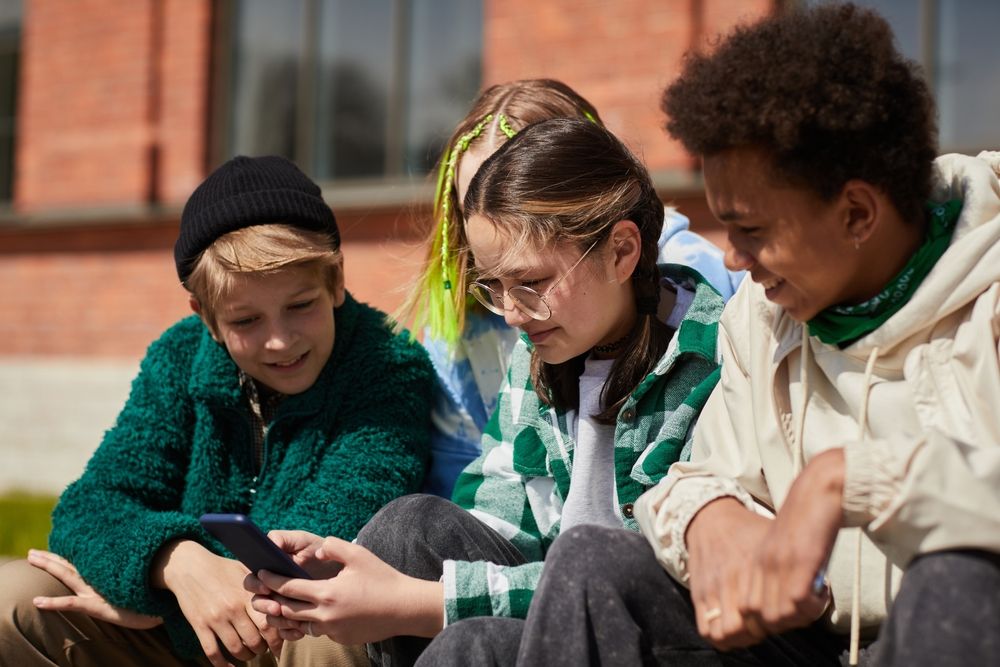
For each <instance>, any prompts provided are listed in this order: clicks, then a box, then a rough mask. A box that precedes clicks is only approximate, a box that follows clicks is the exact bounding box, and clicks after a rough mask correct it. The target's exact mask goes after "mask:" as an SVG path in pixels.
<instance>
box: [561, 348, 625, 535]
mask: <svg viewBox="0 0 1000 667" xmlns="http://www.w3.org/2000/svg"><path fill="white" fill-rule="evenodd" d="M613 363H614V359H593V358H588V359H587V361H586V363H585V366H584V369H583V374H582V375H581V376H580V408H579V410H577V422H576V448H575V450H574V452H573V472H572V475H571V477H570V484H569V494H568V495H567V497H566V502H565V503H564V504H563V512H562V523H561V524H560V532H562V531H564V530H567V529H568V528H571V527H572V526H578V525H581V524H597V525H599V526H609V527H613V528H621V526H622V522H621V519H619V518H618V515H617V514H616V513H615V504H616V503H617V500H616V498H615V496H616V489H615V426H614V424H611V425H605V424H600V423H598V422H596V421H594V419H593V417H591V415H594V414H597V413H599V412H600V411H601V410H602V408H603V406H602V405H601V390H602V389H603V388H604V383H605V381H606V380H607V378H608V373H609V372H610V371H611V365H612V364H613Z"/></svg>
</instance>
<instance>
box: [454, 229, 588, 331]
mask: <svg viewBox="0 0 1000 667" xmlns="http://www.w3.org/2000/svg"><path fill="white" fill-rule="evenodd" d="M599 241H600V239H598V240H597V241H594V242H593V243H592V244H591V245H590V247H589V248H587V250H586V251H585V252H584V253H583V254H582V255H580V259H578V260H576V263H574V264H573V266H571V267H569V270H568V271H566V273H564V274H562V275H561V276H559V278H558V279H557V280H556V281H555V282H554V283H552V285H551V286H550V287H549V288H548V289H547V290H545V294H539V293H538V292H536V291H535V290H533V289H531V288H530V287H525V286H524V285H515V286H514V287H511V288H510V289H509V290H507V292H506V296H508V297H510V301H511V303H512V304H514V307H515V308H517V309H518V310H520V311H521V312H522V313H524V314H525V315H527V316H529V317H531V318H532V319H536V320H547V319H549V318H550V317H552V307H551V306H549V303H548V301H546V300H545V299H546V297H547V296H548V295H550V294H552V292H553V290H555V288H556V287H558V286H559V283H561V282H562V281H563V280H564V279H565V278H566V276H568V275H569V274H570V273H572V272H573V269H575V268H576V267H577V266H579V265H580V262H582V261H583V259H584V257H586V256H587V255H589V254H590V251H591V250H593V249H594V248H595V247H596V246H597V244H598V242H599ZM469 294H471V295H472V296H474V297H475V298H476V301H478V302H479V303H481V304H483V306H485V307H486V309H487V310H489V311H490V312H491V313H496V314H497V315H504V314H505V312H506V310H507V309H506V307H505V304H504V292H503V291H498V290H495V289H493V288H492V287H490V286H489V285H487V284H485V283H481V282H479V281H478V280H477V281H475V282H473V283H472V284H470V285H469Z"/></svg>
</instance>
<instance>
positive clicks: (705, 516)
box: [685, 498, 773, 651]
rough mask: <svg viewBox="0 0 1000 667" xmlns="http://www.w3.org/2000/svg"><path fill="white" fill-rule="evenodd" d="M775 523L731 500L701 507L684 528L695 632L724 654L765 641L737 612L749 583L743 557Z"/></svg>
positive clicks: (744, 557) (760, 631)
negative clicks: (695, 623)
mask: <svg viewBox="0 0 1000 667" xmlns="http://www.w3.org/2000/svg"><path fill="white" fill-rule="evenodd" d="M772 523H773V521H771V520H770V519H765V518H764V517H762V516H759V515H758V514H755V513H753V512H751V511H750V510H748V509H747V508H746V507H744V506H743V504H742V503H740V502H739V501H737V500H735V499H733V498H719V499H718V500H714V501H712V502H710V503H708V504H707V505H705V506H704V507H703V508H702V509H701V510H700V511H699V512H698V513H697V514H695V516H694V518H693V519H692V520H691V523H690V524H688V529H687V535H686V536H685V542H686V543H687V550H688V571H689V572H690V573H691V580H690V585H691V600H692V602H694V613H695V621H696V622H697V625H698V632H699V634H701V636H702V637H704V638H705V639H706V640H708V641H709V642H710V643H711V644H712V645H713V646H714V647H715V648H717V649H719V650H722V651H728V650H731V649H735V648H740V647H744V646H751V645H753V644H756V643H758V642H760V641H762V640H763V639H764V637H765V636H766V634H765V632H764V629H763V628H762V627H760V626H759V625H755V624H754V623H753V622H752V621H751V622H749V623H748V622H747V619H746V618H745V617H744V616H743V614H742V613H741V609H740V604H741V603H742V601H743V598H744V595H745V591H746V589H747V586H748V584H749V581H750V574H751V571H750V568H749V566H748V564H747V554H748V553H753V552H754V549H756V547H757V546H758V545H759V544H760V543H761V541H762V540H763V539H764V536H765V535H766V534H767V532H768V529H769V528H770V526H771V524H772Z"/></svg>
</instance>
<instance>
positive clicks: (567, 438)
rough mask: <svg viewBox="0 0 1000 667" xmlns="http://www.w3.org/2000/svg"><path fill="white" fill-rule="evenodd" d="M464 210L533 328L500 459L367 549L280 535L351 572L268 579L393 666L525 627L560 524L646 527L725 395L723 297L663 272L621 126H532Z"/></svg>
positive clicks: (502, 416) (503, 300) (499, 415)
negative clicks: (712, 401)
mask: <svg viewBox="0 0 1000 667" xmlns="http://www.w3.org/2000/svg"><path fill="white" fill-rule="evenodd" d="M464 213H465V216H466V219H467V223H466V228H465V233H466V235H467V238H468V244H469V247H468V250H469V252H470V259H471V260H472V263H471V266H470V275H469V280H468V283H469V284H470V287H469V289H470V291H471V293H472V295H473V296H474V297H475V298H476V299H478V300H479V301H480V303H482V305H483V306H484V307H485V308H487V309H489V310H490V311H492V312H494V313H497V314H498V315H502V316H503V317H504V319H505V321H506V323H507V324H508V325H510V326H512V327H516V328H517V329H518V330H519V331H520V333H521V338H520V340H519V342H518V343H517V344H516V346H515V348H514V351H513V355H512V357H511V361H510V369H509V372H508V376H507V382H506V383H505V384H504V387H503V389H502V391H501V393H500V398H499V406H498V408H497V410H496V412H494V414H493V417H492V418H491V420H490V422H489V423H488V424H487V426H486V429H485V433H484V437H483V453H482V455H481V456H480V457H479V458H478V459H477V460H476V461H474V462H473V463H472V464H471V465H470V466H469V467H468V468H466V470H465V471H464V472H463V473H462V475H461V476H460V477H459V479H458V481H457V483H456V488H455V493H454V501H455V502H454V503H451V502H448V501H446V500H443V499H441V498H439V497H436V496H430V495H423V496H407V497H404V498H401V499H398V500H397V501H393V502H392V503H390V504H389V505H388V506H386V507H385V508H383V509H382V510H381V511H380V512H379V513H378V514H377V515H376V516H375V517H374V518H373V519H372V521H371V522H369V524H368V525H367V526H366V527H365V528H364V529H363V530H362V531H361V533H360V534H359V536H358V539H357V544H351V543H349V542H345V541H342V540H338V539H336V538H332V537H328V538H325V539H323V538H320V537H317V536H314V535H309V534H307V533H300V532H276V533H272V534H271V536H272V538H275V539H276V540H277V541H278V542H279V544H281V545H282V546H283V547H284V548H285V550H286V551H289V552H292V553H293V554H295V557H296V559H297V560H298V561H299V562H301V563H302V564H303V565H304V566H305V567H306V568H307V569H312V570H313V571H314V572H315V573H316V574H322V573H323V570H324V566H325V565H327V564H329V563H331V562H337V563H340V564H342V565H343V569H342V570H341V571H340V572H339V574H337V576H335V577H332V578H328V579H320V580H318V581H306V580H289V579H286V578H283V577H280V576H277V575H272V574H270V573H267V572H263V573H261V575H260V578H259V579H257V578H256V577H252V576H251V577H249V578H248V581H247V584H246V585H247V586H248V588H249V589H250V590H251V591H252V592H255V593H257V594H258V597H256V598H255V602H254V607H255V608H256V609H257V610H258V611H261V612H263V613H265V614H267V615H268V616H269V618H268V622H269V623H271V624H273V625H275V626H277V627H278V628H281V629H282V632H283V634H284V636H285V637H286V638H287V639H296V638H299V637H301V636H302V635H303V634H320V633H321V634H327V635H329V636H331V637H332V638H333V639H335V640H337V641H339V642H343V643H349V644H350V643H357V642H375V643H373V644H370V646H369V651H370V654H371V655H372V657H373V658H374V660H375V663H376V664H386V665H387V664H391V665H405V664H412V663H413V662H414V661H416V660H417V658H418V657H419V655H420V654H421V652H422V651H423V649H424V648H425V647H426V645H427V643H428V641H429V639H430V638H432V637H434V636H435V635H436V634H437V633H439V632H440V631H441V630H442V628H443V627H444V626H446V625H450V624H452V623H455V622H456V621H459V620H462V619H468V618H471V617H506V619H505V620H502V621H499V623H500V624H501V625H502V624H503V623H505V622H508V621H509V622H519V621H515V620H514V619H521V618H524V617H525V615H526V613H527V610H528V605H529V603H530V601H531V597H532V593H533V591H534V589H535V585H536V582H537V580H538V577H539V575H540V573H541V569H542V561H543V559H544V558H545V554H546V551H547V549H548V547H549V545H550V544H551V543H552V541H553V540H554V539H555V538H556V536H557V535H558V534H559V533H560V531H562V530H566V529H567V528H569V527H570V526H575V525H581V524H596V525H601V526H609V527H614V528H620V529H624V530H630V531H637V530H638V526H637V524H636V521H635V519H634V518H633V516H632V513H633V503H634V501H635V500H636V498H638V497H639V495H640V494H642V492H643V491H645V490H646V489H648V488H649V487H650V486H652V485H653V484H655V483H656V482H657V481H658V480H659V479H660V478H661V477H662V475H663V474H664V473H665V472H666V470H667V467H668V466H669V464H670V463H672V462H674V461H676V460H677V459H678V458H679V457H680V456H681V454H682V451H683V450H684V449H685V448H686V447H689V434H690V432H691V426H692V424H693V422H694V421H695V419H696V417H697V415H698V412H699V411H700V410H701V407H702V405H703V403H704V401H705V399H706V398H707V396H708V394H709V393H710V392H711V390H712V388H713V387H714V386H715V384H716V381H717V379H718V375H719V371H718V364H717V360H716V349H715V341H716V322H717V320H718V318H719V315H720V313H721V311H722V307H723V299H722V298H721V297H720V296H719V294H718V292H716V290H715V289H714V288H712V287H711V286H710V285H709V284H708V283H707V282H705V280H704V279H703V278H702V277H701V276H700V275H699V274H698V273H696V272H694V271H692V270H691V269H689V268H687V267H684V266H679V265H659V266H658V265H657V263H656V258H657V254H658V247H657V239H658V238H659V236H660V231H661V228H662V225H663V206H662V204H661V203H660V201H659V199H658V198H657V195H656V192H655V190H654V189H653V186H652V183H651V182H650V179H649V176H648V174H647V172H646V170H645V168H644V167H643V166H642V164H641V163H640V162H639V160H637V159H636V158H635V157H634V156H633V155H632V154H631V153H630V152H629V151H628V149H627V148H625V146H624V145H623V144H622V143H621V142H620V141H619V140H618V139H616V138H615V137H614V136H613V135H612V134H610V133H609V132H608V131H607V130H605V129H603V128H601V127H600V126H598V125H596V124H595V123H592V122H590V121H587V120H573V119H557V120H549V121H546V122H543V123H539V124H537V125H533V126H531V127H529V128H527V129H525V130H522V131H521V132H520V133H518V134H517V135H516V136H515V137H514V138H513V139H511V140H510V141H509V142H508V143H506V144H505V145H504V146H503V147H501V148H500V149H499V150H498V151H497V152H496V153H495V154H494V155H493V156H492V157H490V158H489V159H487V160H486V161H485V163H484V164H483V166H482V167H481V168H480V170H479V172H478V173H477V174H476V176H475V177H474V178H473V179H472V181H471V184H470V185H469V191H468V193H467V195H466V197H465V201H464ZM466 627H469V628H471V635H470V637H471V638H474V637H475V636H476V635H477V633H478V632H480V630H479V629H477V628H478V626H477V625H475V624H467V625H466ZM493 627H495V624H493V623H489V624H483V626H482V632H489V631H490V629H491V628H493ZM471 640H472V639H470V641H471ZM501 646H503V645H502V644H501ZM507 648H509V649H510V650H511V651H516V649H517V647H516V646H510V647H504V650H505V649H507Z"/></svg>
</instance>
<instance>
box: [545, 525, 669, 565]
mask: <svg viewBox="0 0 1000 667" xmlns="http://www.w3.org/2000/svg"><path fill="white" fill-rule="evenodd" d="M647 552H649V547H648V545H647V544H646V540H645V539H644V538H643V537H642V536H641V535H639V534H637V533H633V532H631V531H627V530H624V529H622V528H605V527H603V526H593V525H591V526H588V525H583V526H574V527H573V528H570V529H569V530H567V531H566V532H564V533H562V534H560V535H559V537H558V538H557V539H556V541H555V542H554V543H553V544H552V548H551V549H550V550H549V553H548V554H547V555H546V557H545V560H546V563H547V565H549V567H551V568H553V569H555V568H563V567H566V568H568V570H567V571H570V572H578V573H580V574H581V575H583V574H586V575H588V576H598V577H601V576H608V575H613V574H614V573H615V572H629V573H637V572H639V571H641V569H642V567H643V566H648V562H647V561H648V560H649V558H648V556H649V555H651V554H647ZM654 560H655V559H654Z"/></svg>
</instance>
